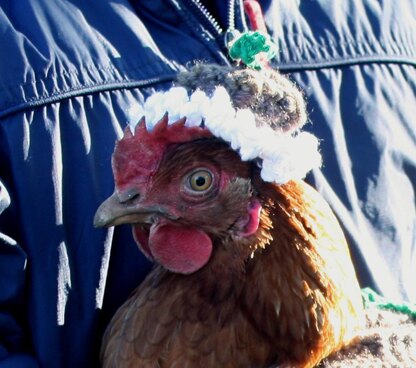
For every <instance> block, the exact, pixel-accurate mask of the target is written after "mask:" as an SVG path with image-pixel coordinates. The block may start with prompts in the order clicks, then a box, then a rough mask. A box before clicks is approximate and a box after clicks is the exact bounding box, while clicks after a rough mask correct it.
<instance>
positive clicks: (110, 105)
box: [0, 0, 416, 367]
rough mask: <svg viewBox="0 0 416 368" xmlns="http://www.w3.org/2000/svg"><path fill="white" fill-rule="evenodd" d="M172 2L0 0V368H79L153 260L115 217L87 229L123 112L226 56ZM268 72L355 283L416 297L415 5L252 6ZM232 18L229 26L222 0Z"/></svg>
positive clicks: (199, 21)
mask: <svg viewBox="0 0 416 368" xmlns="http://www.w3.org/2000/svg"><path fill="white" fill-rule="evenodd" d="M217 2H218V4H219V6H218V9H217V10H216V11H214V10H212V11H213V12H214V15H215V17H216V19H217V21H218V24H219V25H214V24H212V23H211V22H210V21H209V20H208V19H207V18H206V17H204V15H203V14H202V13H201V12H200V11H199V10H198V8H197V7H195V6H194V5H192V4H193V1H184V0H182V1H181V0H177V1H174V0H137V1H134V0H132V1H131V2H128V1H127V0H118V1H112V2H109V1H103V0H91V1H81V0H72V1H48V0H20V1H13V0H9V1H7V0H1V1H0V182H1V186H0V212H2V214H1V216H0V233H1V234H0V367H35V366H41V367H93V366H96V365H97V364H98V351H99V344H100V339H101V336H102V333H103V330H104V328H105V326H106V324H107V323H108V321H109V319H110V318H111V316H112V314H113V313H114V311H115V309H116V308H117V307H118V306H119V305H120V304H121V303H122V302H123V301H124V300H125V299H126V298H127V296H128V295H129V293H130V292H131V291H132V289H133V288H134V287H135V286H136V285H137V284H139V282H140V280H142V279H143V277H145V275H146V273H147V272H148V271H149V269H150V267H151V265H150V264H149V263H148V262H147V261H146V260H145V259H144V257H143V256H142V255H141V254H140V252H139V251H138V249H137V247H136V245H135V243H134V241H133V240H132V236H131V233H130V229H129V227H126V226H125V227H119V228H116V229H113V228H111V229H104V230H103V229H94V228H93V226H92V219H93V215H94V212H95V210H96V209H97V207H98V205H99V204H100V202H101V201H102V200H103V199H104V198H106V197H107V196H108V195H110V194H111V193H112V191H113V186H114V184H113V179H112V173H111V167H110V156H111V153H112V150H113V146H114V142H115V140H116V139H117V137H120V135H121V132H122V130H123V128H124V127H125V126H126V124H127V122H128V121H129V119H131V116H130V115H129V114H130V111H131V106H134V105H135V104H140V103H142V102H143V100H144V98H145V97H146V96H147V95H148V94H149V93H150V92H152V91H154V90H155V89H163V88H166V87H168V86H169V85H170V83H171V80H172V78H173V77H174V75H175V73H177V72H178V70H181V69H183V68H184V67H185V66H186V65H189V63H192V61H194V60H203V61H209V62H216V63H227V57H226V54H225V51H224V47H223V42H222V38H223V35H222V33H221V30H220V29H219V27H222V28H226V27H227V25H226V23H227V22H228V21H227V15H226V13H227V9H226V7H227V6H226V5H227V4H226V2H225V1H217ZM262 6H263V10H264V12H265V17H266V21H267V25H268V27H269V28H270V32H271V34H272V35H273V37H274V38H275V40H276V42H277V44H278V45H279V50H280V51H279V54H278V56H277V58H276V60H275V65H276V66H277V67H279V68H280V69H281V70H282V71H283V72H288V73H290V75H291V78H292V79H293V80H294V81H296V82H297V83H298V84H299V86H300V87H301V88H303V89H304V91H305V96H306V99H307V103H308V111H309V116H310V120H311V121H312V124H309V126H308V129H309V130H311V131H313V132H314V133H315V134H316V135H317V136H318V137H319V138H320V139H321V140H322V141H321V148H322V154H323V158H324V166H323V168H322V170H319V171H315V172H314V173H313V174H312V175H311V176H310V177H309V180H311V181H312V182H313V183H314V184H315V185H316V187H317V188H318V190H319V191H320V192H321V193H322V194H323V195H324V196H325V198H326V199H327V200H328V201H329V203H330V204H331V206H332V207H333V209H334V210H335V212H336V214H337V216H338V217H339V219H340V221H341V223H342V225H343V227H344V228H345V230H346V233H347V236H348V239H349V241H350V244H351V251H352V255H353V258H354V261H355V264H356V266H357V270H358V274H359V278H360V281H361V283H362V285H363V286H367V285H370V286H373V287H374V288H376V289H377V290H379V291H381V292H383V293H384V294H385V295H387V296H389V297H397V298H405V299H410V300H413V301H416V213H415V198H416V196H415V182H416V97H415V94H416V73H415V66H416V3H415V2H414V1H413V0H402V1H401V2H393V0H390V1H388V0H386V1H383V2H377V1H370V0H362V1H359V0H350V1H344V2H342V3H341V4H340V3H339V2H328V1H324V0H322V1H307V0H305V1H300V2H299V1H283V0H282V1H279V0H276V1H273V2H271V1H270V0H269V1H267V0H264V1H262ZM236 25H237V27H238V28H240V29H241V27H243V26H244V20H243V18H241V4H240V1H236Z"/></svg>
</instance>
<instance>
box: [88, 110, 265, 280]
mask: <svg viewBox="0 0 416 368" xmlns="http://www.w3.org/2000/svg"><path fill="white" fill-rule="evenodd" d="M112 163H113V171H114V177H115V182H116V190H115V192H114V194H113V195H112V196H111V197H110V198H109V199H107V200H106V201H105V202H104V203H103V204H102V205H101V207H100V208H99V209H98V211H97V214H96V217H95V224H96V226H112V225H118V224H122V223H132V224H133V234H134V237H135V240H136V241H137V243H138V244H139V246H140V248H141V250H142V251H143V253H144V254H145V255H146V256H147V257H148V258H150V259H152V260H155V261H156V262H158V263H160V264H161V265H162V266H164V267H165V268H167V269H168V270H170V271H173V272H178V273H185V274H187V273H192V272H195V271H197V270H198V269H200V268H201V267H203V266H204V265H205V264H206V263H207V262H208V260H209V259H210V256H211V253H212V249H213V241H214V240H215V239H220V238H223V237H229V236H236V237H249V236H250V235H252V234H254V233H255V232H256V230H257V228H258V224H259V213H260V204H259V202H258V200H257V199H256V198H255V196H253V193H252V187H251V183H250V176H251V170H252V168H251V164H250V163H247V162H243V161H241V159H240V156H239V155H238V153H236V152H235V151H233V150H232V149H230V148H229V146H228V145H227V144H226V143H225V142H222V141H220V140H219V139H216V138H213V137H212V136H211V134H210V133H209V132H208V131H207V130H206V129H203V128H197V127H194V128H187V127H185V126H184V121H183V120H181V121H178V122H176V123H174V124H172V125H168V120H167V116H165V117H164V118H163V119H162V120H161V121H160V122H159V123H157V124H156V125H155V127H154V129H153V130H152V131H151V132H149V131H148V130H147V128H146V125H145V122H144V120H142V121H141V122H140V123H139V124H138V125H137V127H136V129H135V133H134V134H132V133H131V132H130V129H126V131H125V134H124V137H123V138H122V139H121V140H120V141H118V142H117V145H116V148H115V151H114V154H113V162H112Z"/></svg>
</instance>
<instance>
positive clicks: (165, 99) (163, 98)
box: [130, 87, 321, 184]
mask: <svg viewBox="0 0 416 368" xmlns="http://www.w3.org/2000/svg"><path fill="white" fill-rule="evenodd" d="M166 112H167V113H168V119H169V124H172V123H174V122H175V121H178V120H179V119H181V118H184V117H185V118H186V121H185V126H188V127H192V126H204V127H205V128H206V129H208V130H209V131H210V132H211V133H212V134H213V135H214V136H216V137H217V138H220V139H222V140H224V141H226V142H228V143H229V144H230V146H231V148H232V149H233V150H235V151H237V152H238V153H239V154H240V156H241V159H242V160H243V161H249V160H256V161H257V162H258V163H259V165H260V166H261V177H262V179H263V180H264V181H267V182H275V183H278V184H284V183H287V182H288V181H289V180H292V179H302V178H304V177H305V175H306V174H307V173H308V172H309V171H310V170H312V169H313V168H319V167H320V166H321V155H320V153H319V150H318V146H319V142H318V139H317V138H316V137H315V136H314V135H312V134H310V133H307V132H301V131H297V132H295V133H292V134H291V133H282V132H277V131H275V130H273V129H272V128H271V127H269V126H261V127H257V126H256V121H255V115H254V113H253V112H252V111H251V110H250V109H235V108H234V107H233V105H232V102H231V98H230V96H229V94H228V92H227V91H226V90H225V88H224V87H217V88H216V89H215V91H214V93H213V94H212V96H211V97H209V96H207V95H206V94H205V93H204V92H203V91H201V90H197V91H195V92H194V93H192V94H191V95H190V96H189V95H188V93H187V91H186V89H185V88H183V87H173V88H171V89H169V90H168V91H166V92H163V93H162V92H157V93H155V94H153V95H151V96H150V97H149V98H147V100H146V102H145V103H144V106H143V108H141V107H139V106H135V109H134V114H133V115H134V116H132V114H130V116H132V118H133V119H134V120H133V121H134V123H133V124H130V127H131V129H132V131H133V132H134V126H135V125H136V124H137V122H138V121H139V120H140V118H141V117H143V116H144V117H145V121H146V127H147V130H149V131H151V130H152V129H153V127H154V125H155V124H156V123H157V122H159V121H160V119H161V118H162V117H163V116H164V115H165V113H166Z"/></svg>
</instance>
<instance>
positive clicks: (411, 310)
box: [361, 288, 416, 319]
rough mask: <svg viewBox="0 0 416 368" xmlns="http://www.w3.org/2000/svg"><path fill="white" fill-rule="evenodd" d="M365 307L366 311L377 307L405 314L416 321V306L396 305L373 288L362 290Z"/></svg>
mask: <svg viewBox="0 0 416 368" xmlns="http://www.w3.org/2000/svg"><path fill="white" fill-rule="evenodd" d="M361 296H362V298H363V303H364V307H365V308H366V309H368V308H371V307H376V308H380V309H386V310H391V311H394V312H399V313H404V314H407V315H409V316H410V317H412V318H415V319H416V304H412V303H405V302H403V303H394V302H392V301H391V300H388V299H386V298H384V297H382V296H381V295H379V294H377V293H376V292H375V291H374V290H372V289H371V288H364V289H362V290H361Z"/></svg>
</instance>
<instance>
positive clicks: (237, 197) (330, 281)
mask: <svg viewBox="0 0 416 368" xmlns="http://www.w3.org/2000/svg"><path fill="white" fill-rule="evenodd" d="M286 105H287V103H286ZM298 115H299V114H297V116H298ZM284 130H285V131H287V130H288V129H286V127H285V129H284ZM112 165H113V172H114V178H115V186H116V190H115V192H114V194H113V195H112V196H111V197H110V198H108V199H107V200H106V201H105V202H104V203H103V204H102V205H101V206H100V208H99V209H98V210H97V213H96V217H95V225H96V226H113V225H119V224H125V223H130V224H132V229H133V236H134V238H135V240H136V242H137V244H138V246H139V248H140V249H141V251H142V252H143V253H144V254H145V255H146V256H147V257H148V258H149V259H151V260H153V261H154V262H155V267H154V268H153V270H152V271H151V273H150V274H149V275H148V276H147V278H146V279H145V280H144V282H143V283H142V284H141V285H139V286H138V288H137V289H136V290H135V291H134V293H133V294H132V295H131V296H130V298H129V299H128V300H127V301H126V302H125V304H124V305H122V306H121V307H120V309H119V310H118V311H117V312H116V314H115V316H114V317H113V319H112V321H111V323H110V325H109V326H108V328H107V330H106V333H105V335H104V338H103V345H102V351H101V360H102V364H103V366H104V367H181V368H185V367H206V368H209V367H229V368H232V367H271V366H277V365H279V367H313V366H315V365H316V364H318V363H319V362H320V361H321V360H322V359H323V358H325V357H326V356H328V355H329V354H331V353H332V352H335V351H338V350H339V349H341V348H342V347H344V346H346V345H348V344H349V343H351V341H352V340H353V339H354V336H355V335H356V334H357V330H358V329H359V328H360V326H361V323H362V313H363V312H362V301H361V296H360V289H359V286H358V282H357V279H356V276H355V271H354V268H353V265H352V262H351V259H350V255H349V250H348V246H347V244H346V241H345V238H344V236H343V233H342V231H341V229H340V226H339V224H338V222H337V220H336V218H335V216H334V214H333V213H332V211H331V209H330V208H329V206H328V205H327V204H326V202H325V201H324V200H323V199H322V198H321V196H320V195H319V194H318V193H317V192H316V191H315V190H314V189H313V188H312V187H310V186H309V185H308V184H306V183H305V182H304V181H302V180H290V181H288V182H287V183H284V184H276V183H272V182H267V181H265V180H263V179H262V174H261V165H259V164H258V162H255V161H253V160H247V161H243V160H242V159H241V155H240V154H239V153H238V152H236V150H234V149H232V148H231V147H230V144H229V143H227V142H225V141H224V140H223V139H220V138H218V137H216V136H214V135H213V134H212V132H210V131H209V130H208V129H207V128H206V126H204V125H200V126H186V119H185V118H181V119H178V120H177V121H175V122H172V121H169V117H168V114H165V115H164V117H163V118H162V119H161V120H160V121H159V122H157V123H156V124H155V125H154V126H153V127H152V129H148V127H147V122H146V119H145V118H143V119H142V120H141V121H140V122H139V123H138V125H137V126H136V128H135V131H134V133H132V132H131V131H130V129H129V128H127V129H126V130H125V132H124V137H123V138H122V139H121V140H120V141H118V142H117V144H116V148H115V151H114V154H113V160H112Z"/></svg>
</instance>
